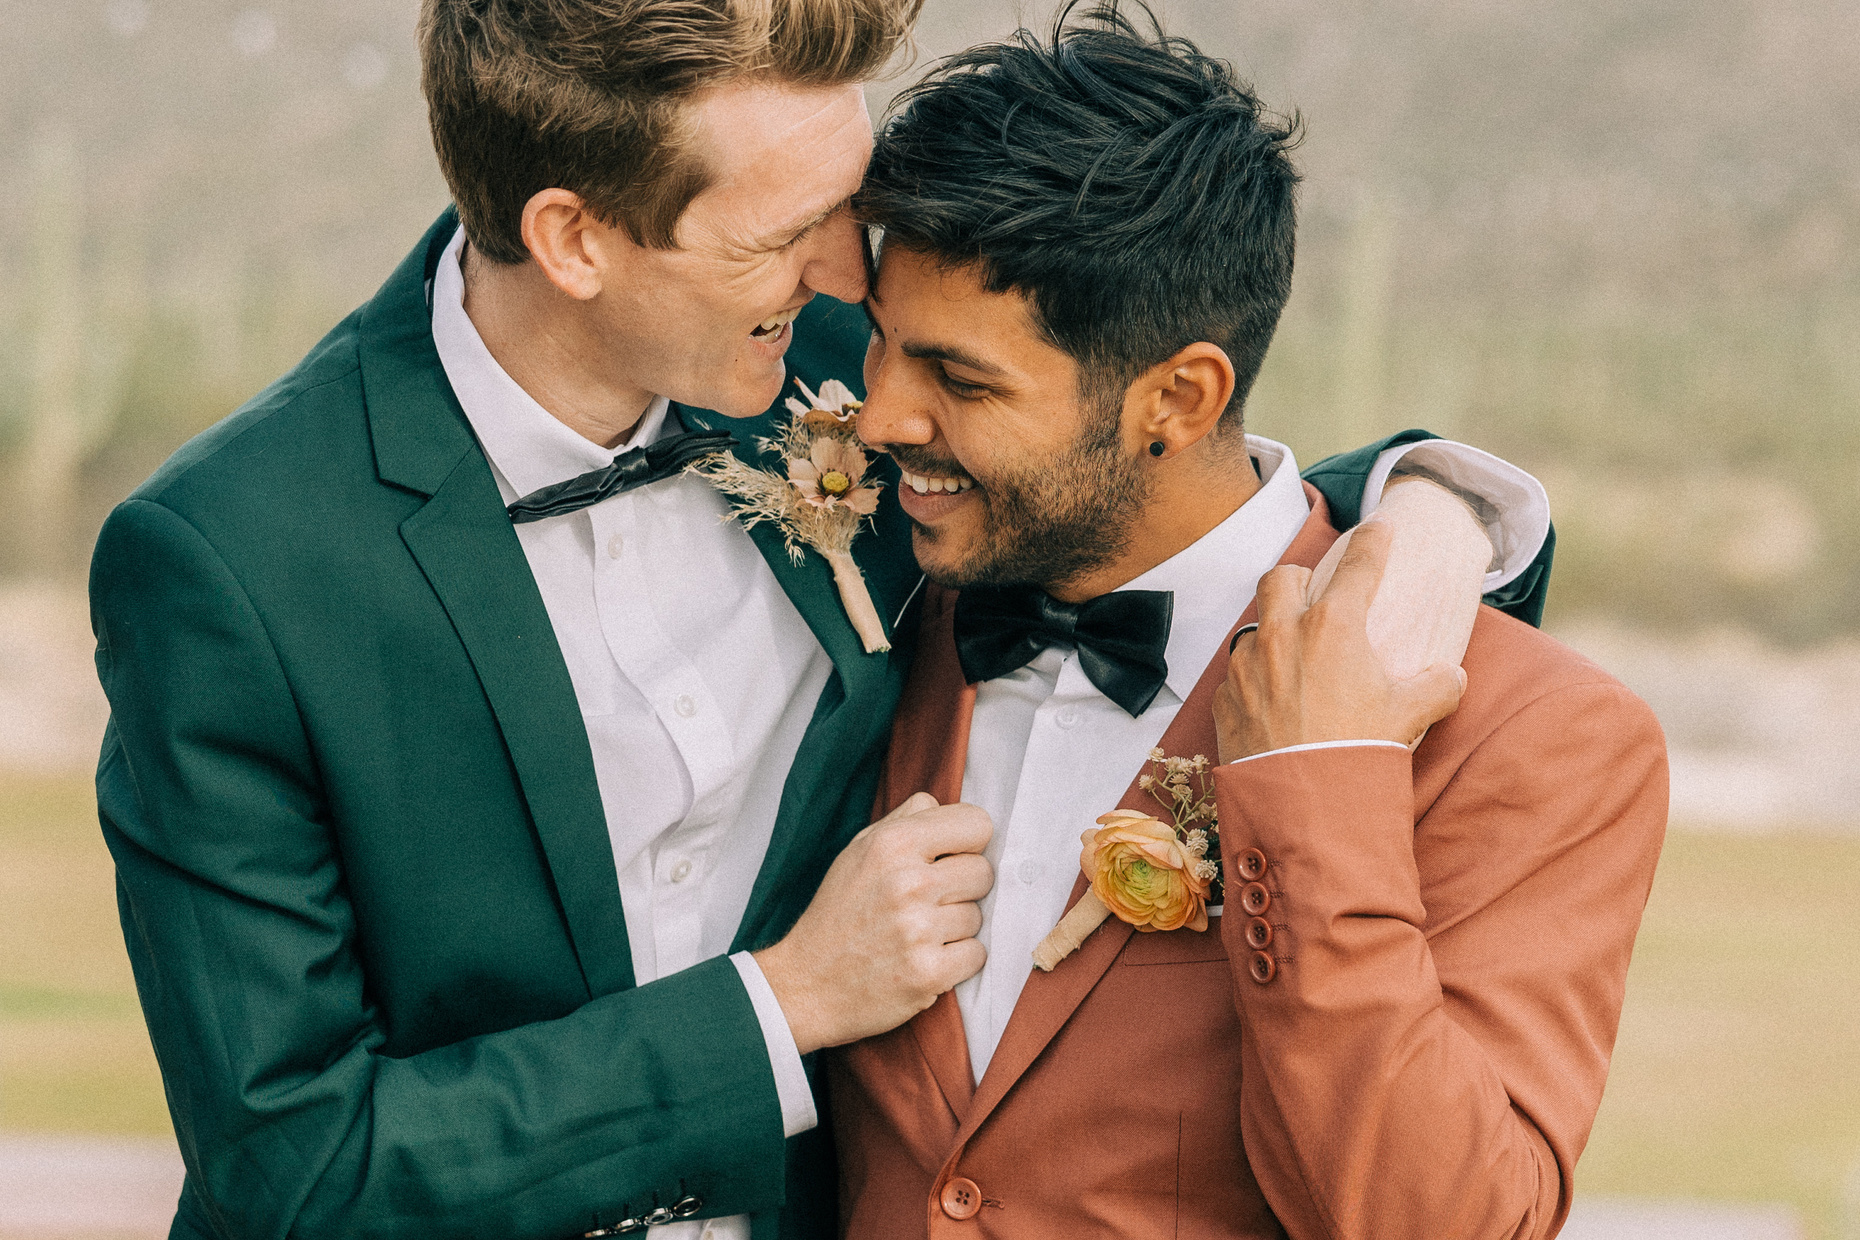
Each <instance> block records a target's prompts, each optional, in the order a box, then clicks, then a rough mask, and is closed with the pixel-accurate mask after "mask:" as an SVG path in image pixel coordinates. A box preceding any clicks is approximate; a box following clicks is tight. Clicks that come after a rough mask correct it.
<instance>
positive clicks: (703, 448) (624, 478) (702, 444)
mask: <svg viewBox="0 0 1860 1240" xmlns="http://www.w3.org/2000/svg"><path fill="white" fill-rule="evenodd" d="M735 442H736V436H734V435H732V434H731V433H730V432H729V431H686V432H684V433H683V434H679V435H667V436H666V437H665V438H664V439H661V440H659V441H658V442H657V443H654V444H649V445H647V446H646V447H644V448H630V449H628V450H627V451H625V452H622V453H621V454H620V455H619V456H616V457H615V458H614V461H613V464H611V465H607V466H604V467H602V468H600V469H596V470H593V471H592V472H590V473H585V474H582V475H581V476H580V477H578V478H570V479H569V480H568V481H567V482H558V483H556V484H555V485H554V486H547V487H544V488H543V489H542V490H540V491H532V492H530V493H529V494H528V495H525V496H524V497H523V498H522V499H520V500H518V501H517V502H516V503H514V504H512V505H510V507H509V508H507V509H505V511H506V512H508V513H509V514H510V520H511V522H512V523H513V524H516V525H522V524H523V523H524V522H525V521H540V520H542V519H543V518H544V517H559V516H561V515H562V514H563V513H565V512H580V511H581V510H582V509H583V508H587V507H589V506H591V505H593V504H598V503H600V502H601V501H602V500H604V499H608V498H610V497H612V496H615V495H621V494H624V493H625V492H627V491H631V490H632V489H633V488H634V487H643V486H645V485H646V484H647V483H649V482H657V481H659V480H660V479H661V478H670V477H671V476H672V475H674V474H676V473H679V472H681V471H683V469H684V467H685V466H687V465H689V464H690V463H691V462H693V461H695V460H697V459H698V458H699V457H703V456H709V455H710V454H711V453H713V452H717V451H720V450H722V449H725V448H728V447H729V446H730V445H731V444H733V443H735Z"/></svg>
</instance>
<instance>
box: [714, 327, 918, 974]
mask: <svg viewBox="0 0 1860 1240" xmlns="http://www.w3.org/2000/svg"><path fill="white" fill-rule="evenodd" d="M795 328H796V329H797V331H796V344H795V346H794V347H793V348H791V349H790V351H789V356H788V370H789V375H790V379H789V382H788V384H786V385H785V386H784V388H783V391H782V394H781V395H780V396H778V397H777V398H776V402H775V405H774V406H773V407H772V408H770V409H769V410H768V411H767V412H765V413H764V414H762V416H760V417H756V418H741V419H738V418H730V417H725V416H724V415H722V414H718V413H714V412H712V411H710V410H705V409H692V408H689V407H686V406H682V405H681V406H679V407H678V414H679V416H680V417H681V418H683V420H684V423H685V425H686V426H687V427H688V428H690V429H692V430H727V431H729V432H731V433H732V434H734V435H735V436H736V447H735V449H734V451H735V453H736V455H737V456H738V457H739V458H740V459H742V460H743V461H745V462H747V463H749V464H751V465H756V466H759V467H761V468H765V469H777V470H782V469H784V466H783V463H782V462H781V461H780V460H779V459H778V458H777V457H775V456H773V455H772V454H765V453H763V452H761V451H760V450H759V448H758V447H757V444H756V441H757V440H758V439H759V438H765V437H767V436H769V435H771V434H772V433H773V431H774V429H775V426H776V424H777V422H778V421H779V420H780V419H781V418H782V417H785V416H786V413H785V410H783V408H782V401H783V399H785V398H786V397H787V396H788V395H790V394H792V393H793V392H794V387H793V380H794V379H796V378H799V379H801V380H803V381H804V382H806V383H807V384H808V385H809V386H810V387H813V388H816V389H818V387H819V385H820V383H821V382H822V381H823V380H825V379H839V380H840V381H842V382H844V383H846V384H847V385H848V386H849V387H851V388H852V390H853V392H854V393H855V394H856V395H859V396H861V397H863V394H864V389H865V385H864V382H863V379H862V376H861V375H860V373H859V371H858V369H857V359H859V358H860V357H862V356H863V354H864V341H865V338H866V336H867V335H868V334H869V330H870V329H869V328H868V327H866V325H865V321H864V319H863V317H862V315H861V314H860V312H859V310H858V309H857V308H856V307H852V306H848V305H846V304H844V303H841V302H837V301H834V300H833V299H832V298H828V297H825V296H821V297H816V298H815V299H814V301H813V302H812V303H810V305H809V306H808V308H807V309H806V310H804V311H803V312H802V316H801V318H799V319H797V320H796V322H795ZM803 340H806V341H807V345H808V347H807V348H806V349H803V348H802V341H803ZM872 475H873V476H874V477H875V478H877V479H878V480H879V481H882V482H883V483H884V484H885V491H884V494H883V496H882V498H881V501H880V507H879V511H878V513H877V514H876V516H875V518H874V523H873V527H872V528H869V529H866V530H862V531H861V532H860V534H859V537H858V538H857V539H855V540H854V542H853V558H854V560H856V561H857V562H858V564H859V567H860V571H861V572H863V573H864V574H865V578H866V585H867V588H868V589H869V590H870V591H871V594H872V600H873V602H874V604H875V605H876V606H877V608H878V611H879V617H880V619H882V620H883V621H884V623H885V628H886V633H887V635H888V636H893V637H894V639H896V636H897V635H895V634H893V633H892V630H893V628H894V627H895V626H896V625H897V622H898V620H899V618H900V615H901V613H902V611H903V610H904V609H905V608H906V607H907V606H908V605H909V603H910V601H911V600H912V598H914V597H915V594H916V592H917V587H918V584H919V582H920V581H921V579H922V574H921V573H920V572H919V571H918V569H917V564H916V560H915V559H914V558H913V557H912V556H911V553H910V529H909V522H908V520H907V519H906V518H905V517H904V514H903V510H902V509H900V508H899V507H898V505H897V485H898V475H897V468H896V466H894V465H893V464H892V463H891V458H890V457H886V456H881V457H879V458H878V460H877V461H876V462H874V464H873V466H872ZM748 533H749V537H750V539H751V540H752V541H753V542H754V543H755V544H756V547H757V549H758V550H759V551H761V552H762V558H763V559H764V560H766V561H767V562H768V566H769V569H770V570H771V571H772V572H773V573H774V574H775V580H776V581H777V582H779V583H780V584H781V588H782V590H783V591H784V592H785V593H786V594H787V595H788V598H789V599H790V601H792V602H793V604H794V607H795V610H796V611H798V612H799V613H800V615H801V618H802V619H803V620H804V621H806V623H807V627H808V628H809V629H810V630H812V631H813V634H814V637H815V639H816V640H818V641H819V642H820V645H821V647H822V649H824V650H825V651H826V652H827V657H828V658H830V659H832V660H833V670H834V673H835V675H834V676H833V677H832V678H830V679H829V680H828V681H827V685H826V688H825V689H823V690H822V691H821V695H820V699H819V701H818V703H817V704H816V705H815V709H814V716H813V718H812V719H811V720H810V721H809V723H808V726H807V732H806V734H805V735H804V736H803V737H802V740H801V747H800V749H799V751H798V752H797V753H796V755H795V760H794V765H793V766H792V767H791V768H790V770H789V772H788V778H787V781H786V783H785V784H784V785H783V788H782V799H781V807H780V812H779V813H778V814H777V816H776V820H775V829H774V832H773V834H772V835H771V837H770V839H769V849H768V854H767V855H766V857H765V858H764V859H763V863H762V868H761V870H760V872H758V873H757V875H756V882H755V886H754V888H753V889H752V890H751V892H750V897H749V907H748V910H747V911H746V912H745V913H744V915H743V921H742V924H741V926H740V927H739V929H738V931H737V936H736V941H735V943H734V944H733V945H732V948H731V950H732V951H741V950H752V949H754V948H757V947H760V946H763V945H765V944H766V943H767V942H770V941H772V937H771V931H773V932H776V933H779V932H780V931H783V930H785V929H786V927H785V926H771V924H770V918H771V916H772V915H773V913H774V909H773V907H772V906H773V904H774V903H775V899H776V896H777V895H778V894H779V893H780V889H781V887H782V886H783V884H784V883H785V882H786V881H787V879H788V876H789V871H790V868H791V863H793V862H794V861H796V860H797V858H796V856H795V854H796V852H797V850H798V849H799V850H805V846H807V845H808V844H810V843H818V842H819V838H818V837H817V836H816V837H813V838H811V839H810V837H809V836H808V835H807V834H806V833H807V832H808V831H810V830H811V831H815V832H830V831H833V830H834V824H833V823H832V822H830V821H828V819H829V818H830V817H831V815H832V807H833V806H835V805H837V804H838V802H839V799H840V795H841V793H842V791H843V788H844V785H845V783H846V782H847V781H849V780H851V779H852V778H853V776H854V771H853V769H852V767H853V762H854V761H855V760H856V759H858V758H859V757H861V756H862V752H863V750H864V749H865V748H866V744H865V738H866V736H867V735H868V734H869V733H870V731H871V729H872V725H873V719H872V709H873V708H874V707H875V706H876V705H877V704H878V703H881V702H883V703H887V704H888V703H889V698H888V695H887V691H886V686H887V683H888V681H889V680H890V679H891V678H892V677H893V676H901V675H902V670H901V669H902V668H903V666H904V661H905V660H906V659H907V657H908V656H907V655H906V654H904V653H903V652H901V651H900V650H897V649H893V650H892V651H889V652H886V653H880V654H867V653H866V652H865V647H864V645H863V644H862V643H861V642H860V641H859V635H858V634H857V633H856V632H855V631H854V630H853V627H852V622H851V621H850V620H848V619H847V618H846V609H845V607H844V606H843V605H842V604H841V603H840V596H839V590H838V588H837V587H836V586H835V585H834V582H833V571H832V569H830V568H829V567H828V566H827V562H826V560H825V559H823V558H822V557H821V556H820V555H819V554H818V553H816V552H814V551H811V550H807V549H805V548H804V549H803V550H802V553H801V559H800V562H799V563H796V562H795V561H794V560H793V559H792V558H790V556H789V555H788V550H787V547H786V545H785V543H784V541H783V539H782V534H781V531H780V530H779V529H777V528H776V527H774V526H773V525H770V524H767V523H763V524H760V525H757V526H755V527H754V528H753V529H751V530H749V531H748ZM864 808H866V807H863V806H862V807H861V809H862V810H863V809H864ZM861 825H863V821H862V822H861ZM842 842H843V841H842Z"/></svg>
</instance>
